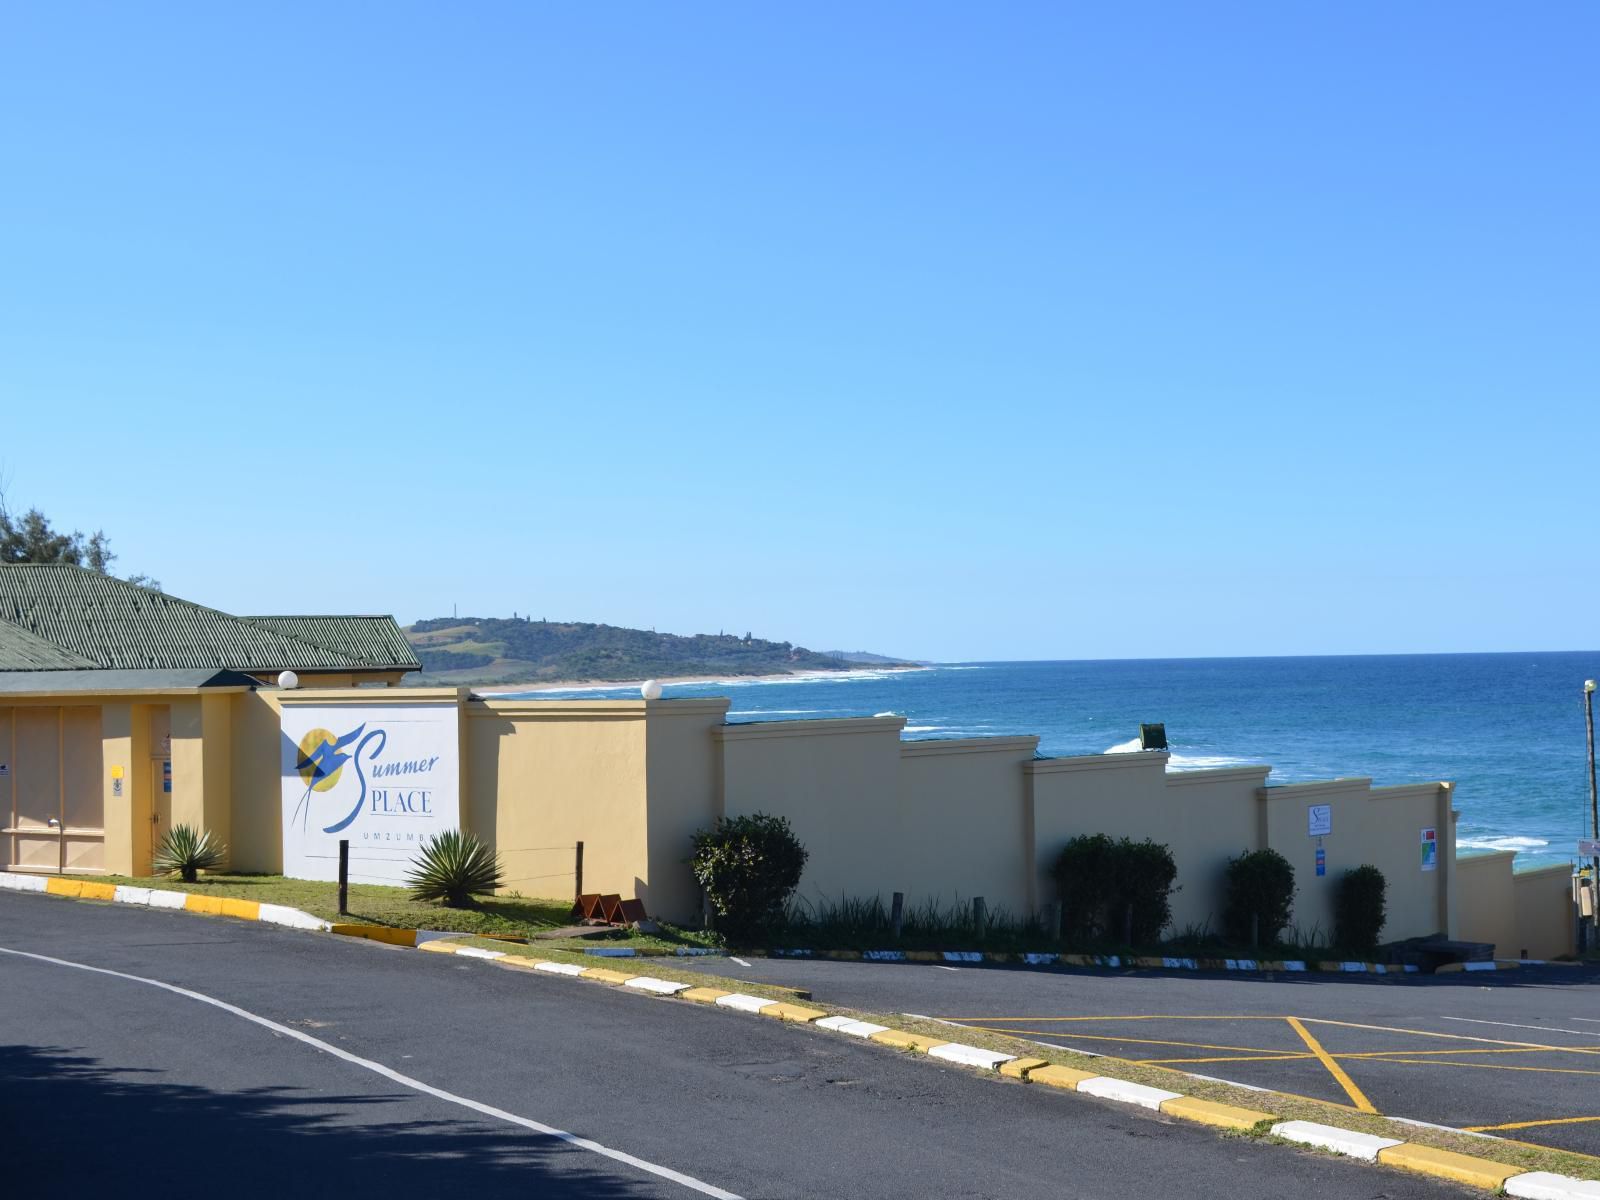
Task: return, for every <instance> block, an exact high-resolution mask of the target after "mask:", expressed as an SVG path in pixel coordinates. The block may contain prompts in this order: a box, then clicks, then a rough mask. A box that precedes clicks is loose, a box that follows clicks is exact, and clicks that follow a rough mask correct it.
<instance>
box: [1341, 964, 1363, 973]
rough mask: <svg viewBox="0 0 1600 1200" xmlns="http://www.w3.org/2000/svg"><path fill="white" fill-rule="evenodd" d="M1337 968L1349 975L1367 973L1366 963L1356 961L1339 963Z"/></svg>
mask: <svg viewBox="0 0 1600 1200" xmlns="http://www.w3.org/2000/svg"><path fill="white" fill-rule="evenodd" d="M1339 970H1341V971H1344V972H1347V973H1348V974H1351V975H1365V974H1366V973H1367V964H1366V963H1358V962H1346V963H1340V964H1339Z"/></svg>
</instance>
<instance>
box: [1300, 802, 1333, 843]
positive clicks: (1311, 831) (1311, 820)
mask: <svg viewBox="0 0 1600 1200" xmlns="http://www.w3.org/2000/svg"><path fill="white" fill-rule="evenodd" d="M1332 833H1333V805H1331V804H1309V805H1307V806H1306V836H1307V837H1328V836H1329V835H1330V834H1332Z"/></svg>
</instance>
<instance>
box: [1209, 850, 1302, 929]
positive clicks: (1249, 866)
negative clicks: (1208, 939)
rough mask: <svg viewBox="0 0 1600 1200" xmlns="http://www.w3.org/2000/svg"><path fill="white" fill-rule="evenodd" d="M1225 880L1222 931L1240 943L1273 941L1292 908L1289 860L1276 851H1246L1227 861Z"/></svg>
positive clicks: (1292, 895) (1291, 873) (1292, 871)
mask: <svg viewBox="0 0 1600 1200" xmlns="http://www.w3.org/2000/svg"><path fill="white" fill-rule="evenodd" d="M1224 880H1225V889H1226V893H1227V894H1226V898H1225V900H1224V902H1223V907H1222V928H1223V934H1224V935H1225V936H1226V937H1227V938H1228V939H1229V940H1230V941H1232V942H1233V943H1235V944H1236V945H1240V946H1249V945H1262V946H1270V945H1271V944H1272V943H1273V942H1276V941H1277V940H1278V935H1279V934H1280V933H1282V932H1283V929H1284V926H1286V925H1288V924H1289V912H1290V909H1292V908H1293V907H1294V867H1292V866H1291V865H1290V864H1289V860H1288V859H1287V858H1285V857H1284V856H1283V855H1281V854H1279V853H1278V852H1277V851H1276V850H1251V851H1247V852H1246V853H1244V854H1241V855H1239V857H1238V858H1230V859H1229V860H1228V869H1227V873H1226V875H1225V877H1224ZM1252 933H1254V934H1255V937H1254V939H1252V936H1251V935H1252Z"/></svg>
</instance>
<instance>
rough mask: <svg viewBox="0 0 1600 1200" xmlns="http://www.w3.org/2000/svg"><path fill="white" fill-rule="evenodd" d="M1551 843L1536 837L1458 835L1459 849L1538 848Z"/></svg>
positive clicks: (1457, 845) (1457, 846)
mask: <svg viewBox="0 0 1600 1200" xmlns="http://www.w3.org/2000/svg"><path fill="white" fill-rule="evenodd" d="M1549 844H1550V843H1549V842H1547V841H1545V839H1544V838H1536V837H1458V838H1457V839H1456V848H1457V849H1458V850H1537V849H1538V848H1539V847H1540V846H1548V845H1549Z"/></svg>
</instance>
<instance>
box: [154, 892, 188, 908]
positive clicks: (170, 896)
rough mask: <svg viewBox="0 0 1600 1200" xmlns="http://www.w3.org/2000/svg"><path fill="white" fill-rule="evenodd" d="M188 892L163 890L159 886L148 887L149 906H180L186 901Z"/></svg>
mask: <svg viewBox="0 0 1600 1200" xmlns="http://www.w3.org/2000/svg"><path fill="white" fill-rule="evenodd" d="M188 900H189V893H188V892H165V891H162V890H161V889H160V888H151V889H150V907H151V908H182V907H184V905H185V904H187V903H188Z"/></svg>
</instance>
